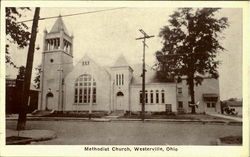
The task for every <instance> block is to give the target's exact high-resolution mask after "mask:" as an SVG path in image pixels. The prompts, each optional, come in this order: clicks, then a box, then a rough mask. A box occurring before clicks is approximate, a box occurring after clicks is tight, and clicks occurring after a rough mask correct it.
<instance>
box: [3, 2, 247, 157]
mask: <svg viewBox="0 0 250 157" xmlns="http://www.w3.org/2000/svg"><path fill="white" fill-rule="evenodd" d="M58 3H60V2H58ZM2 9H4V13H5V15H4V16H3V15H2V17H3V18H4V24H5V25H4V26H2V25H1V27H2V30H3V29H5V31H4V34H2V37H3V38H2V39H3V40H5V41H4V44H5V45H2V47H5V54H2V55H4V57H2V59H4V60H1V61H3V62H4V64H5V65H4V70H5V73H4V74H3V76H4V78H1V79H4V81H5V83H4V85H5V89H4V90H5V98H3V99H4V101H5V105H4V106H5V108H4V112H5V116H4V124H5V126H4V128H5V129H4V132H5V133H4V135H5V139H4V143H5V145H6V146H12V145H25V146H30V145H40V146H46V145H50V146H51V145H59V146H61V145H65V146H66V145H67V146H74V145H80V146H81V149H82V151H83V152H85V153H86V152H95V151H97V152H105V151H111V152H112V151H113V152H120V153H121V152H140V151H142V152H169V151H172V152H178V150H179V149H180V148H179V146H208V147H213V148H220V147H221V146H225V147H229V146H234V147H236V148H242V146H243V139H244V138H245V140H248V138H249V137H248V136H246V137H244V136H243V135H245V134H244V133H243V126H244V123H245V121H244V118H243V117H244V116H243V114H244V110H243V58H244V57H243V35H244V32H243V30H244V29H243V23H244V20H243V8H240V7H238V8H233V7H189V6H187V7H164V6H162V7H154V6H152V7H143V6H141V7H137V6H133V7H132V6H131V7H129V6H121V7H120V6H110V7H106V6H96V7H95V6H91V7H89V6H88V7H86V6H78V7H69V6H65V7H54V6H53V7H51V6H41V7H40V6H39V7H38V6H35V7H34V6H29V5H27V7H23V5H20V6H16V7H8V6H5V7H4V8H2ZM2 21H3V20H2ZM2 32H3V31H2ZM2 43H3V42H2ZM1 99H2V95H1ZM244 100H245V99H244ZM246 116H247V115H246Z"/></svg>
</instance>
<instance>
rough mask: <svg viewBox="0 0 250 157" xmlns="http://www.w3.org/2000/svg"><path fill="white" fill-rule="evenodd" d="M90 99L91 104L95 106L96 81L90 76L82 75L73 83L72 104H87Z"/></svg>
mask: <svg viewBox="0 0 250 157" xmlns="http://www.w3.org/2000/svg"><path fill="white" fill-rule="evenodd" d="M91 91H92V92H91ZM91 93H92V95H91ZM91 97H92V103H94V104H95V103H96V81H95V79H94V78H91V75H89V74H83V75H81V76H79V77H78V78H77V79H76V81H75V98H74V102H75V103H77V104H89V103H90V99H91Z"/></svg>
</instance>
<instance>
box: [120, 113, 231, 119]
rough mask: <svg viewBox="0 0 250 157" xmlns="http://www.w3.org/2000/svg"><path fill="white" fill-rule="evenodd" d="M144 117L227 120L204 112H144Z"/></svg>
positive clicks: (132, 117)
mask: <svg viewBox="0 0 250 157" xmlns="http://www.w3.org/2000/svg"><path fill="white" fill-rule="evenodd" d="M119 118H131V119H140V118H141V116H140V115H125V116H121V117H119ZM145 119H188V120H227V119H224V118H219V117H214V116H210V115H206V114H177V115H174V114H151V115H149V114H146V115H145Z"/></svg>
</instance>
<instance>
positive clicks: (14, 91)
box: [5, 78, 38, 114]
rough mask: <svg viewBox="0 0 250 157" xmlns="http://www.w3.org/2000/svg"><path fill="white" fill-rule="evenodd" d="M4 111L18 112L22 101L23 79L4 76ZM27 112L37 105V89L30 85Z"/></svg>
mask: <svg viewBox="0 0 250 157" xmlns="http://www.w3.org/2000/svg"><path fill="white" fill-rule="evenodd" d="M5 81H6V97H5V98H6V99H5V102H6V113H7V114H11V113H18V111H19V109H20V105H21V102H22V87H23V79H14V78H6V79H5ZM28 105H29V106H28V112H29V113H30V112H33V111H34V110H36V109H37V106H38V90H37V89H34V88H33V86H31V89H30V93H29V102H28Z"/></svg>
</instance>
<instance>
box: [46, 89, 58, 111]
mask: <svg viewBox="0 0 250 157" xmlns="http://www.w3.org/2000/svg"><path fill="white" fill-rule="evenodd" d="M45 109H46V110H55V109H56V107H55V104H54V96H53V94H52V93H48V94H47V95H46V108H45Z"/></svg>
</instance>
